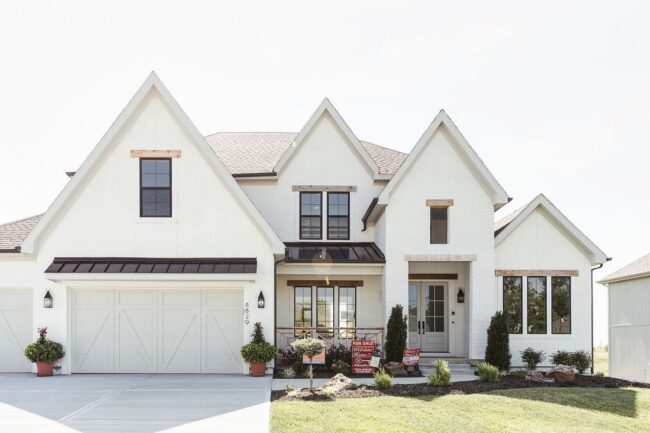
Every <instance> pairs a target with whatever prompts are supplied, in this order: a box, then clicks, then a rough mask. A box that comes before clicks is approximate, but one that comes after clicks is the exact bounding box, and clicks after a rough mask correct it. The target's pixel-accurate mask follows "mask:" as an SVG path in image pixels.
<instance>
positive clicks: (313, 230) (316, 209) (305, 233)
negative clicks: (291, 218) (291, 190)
mask: <svg viewBox="0 0 650 433" xmlns="http://www.w3.org/2000/svg"><path fill="white" fill-rule="evenodd" d="M322 206H323V194H322V193H321V192H301V193H300V239H321V238H322V237H323V214H322V209H323V207H322Z"/></svg>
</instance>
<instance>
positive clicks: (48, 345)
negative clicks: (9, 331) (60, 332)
mask: <svg viewBox="0 0 650 433" xmlns="http://www.w3.org/2000/svg"><path fill="white" fill-rule="evenodd" d="M38 335H39V337H38V340H36V342H35V343H32V344H30V345H29V346H27V347H26V348H25V356H26V357H27V359H29V360H30V361H31V362H35V363H36V370H37V372H38V373H37V375H38V376H52V372H53V370H54V363H55V362H56V361H58V360H59V359H61V358H63V356H64V355H65V352H64V351H63V346H62V345H61V343H56V342H54V341H51V340H49V339H48V338H47V328H39V329H38Z"/></svg>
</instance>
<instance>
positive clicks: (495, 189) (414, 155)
mask: <svg viewBox="0 0 650 433" xmlns="http://www.w3.org/2000/svg"><path fill="white" fill-rule="evenodd" d="M442 126H445V127H446V128H447V131H449V134H450V135H451V137H452V138H453V140H454V141H455V142H456V144H457V148H458V150H459V151H460V152H461V153H462V154H463V155H464V156H465V157H466V158H467V161H468V162H469V164H470V166H471V167H472V168H473V169H474V170H475V172H476V173H477V174H478V176H479V178H480V179H482V180H483V181H484V182H485V184H486V186H487V187H488V188H489V190H490V191H491V197H490V198H491V199H492V203H493V204H494V207H495V209H498V208H500V207H501V206H504V205H505V204H507V203H508V202H509V200H510V199H509V197H508V193H506V191H505V190H504V189H503V187H502V186H501V185H500V184H499V182H498V181H497V180H496V178H495V177H494V175H493V174H492V173H491V172H490V170H488V168H487V166H486V165H485V163H484V162H483V160H481V158H480V157H479V156H478V154H477V153H476V151H475V150H474V149H473V148H472V146H470V144H469V143H468V142H467V140H466V139H465V137H464V136H463V134H461V132H460V131H459V130H458V128H457V127H456V125H455V124H454V122H453V121H452V120H451V117H449V116H448V115H447V113H445V111H444V110H440V112H439V113H438V115H437V116H436V117H435V119H433V122H431V124H430V125H429V127H428V128H427V129H426V131H425V132H424V134H422V137H420V140H418V142H417V144H416V145H415V147H414V148H413V150H412V151H411V153H409V154H408V156H407V157H406V160H405V161H404V163H403V164H401V165H400V166H399V168H398V170H397V171H396V172H395V175H394V176H393V177H392V178H391V180H390V181H389V182H388V184H387V185H386V188H384V190H383V191H382V192H381V194H380V195H379V205H381V206H386V205H387V204H388V202H389V198H390V195H391V193H392V191H393V189H394V188H395V187H396V186H397V185H399V183H400V181H401V180H402V178H404V176H405V175H406V173H407V172H408V170H409V168H411V166H412V165H413V164H414V163H415V161H417V159H418V158H419V156H420V155H421V154H422V151H423V150H424V148H425V147H426V145H427V144H428V143H429V142H430V140H431V137H433V135H434V134H435V133H436V131H438V129H439V128H441V127H442Z"/></svg>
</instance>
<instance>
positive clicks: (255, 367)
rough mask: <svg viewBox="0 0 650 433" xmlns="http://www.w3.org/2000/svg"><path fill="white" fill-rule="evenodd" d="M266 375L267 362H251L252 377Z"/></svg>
mask: <svg viewBox="0 0 650 433" xmlns="http://www.w3.org/2000/svg"><path fill="white" fill-rule="evenodd" d="M265 374H266V362H251V376H254V377H262V376H264V375H265Z"/></svg>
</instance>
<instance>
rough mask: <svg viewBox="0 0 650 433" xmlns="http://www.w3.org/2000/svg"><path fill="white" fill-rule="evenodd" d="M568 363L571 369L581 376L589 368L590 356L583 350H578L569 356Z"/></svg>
mask: <svg viewBox="0 0 650 433" xmlns="http://www.w3.org/2000/svg"><path fill="white" fill-rule="evenodd" d="M569 361H570V362H571V364H570V365H571V367H573V368H575V369H576V370H578V373H580V374H583V373H584V372H585V371H587V370H588V369H589V368H590V367H591V354H590V353H589V352H586V351H584V350H578V351H577V352H572V353H571V354H570V355H569Z"/></svg>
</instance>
